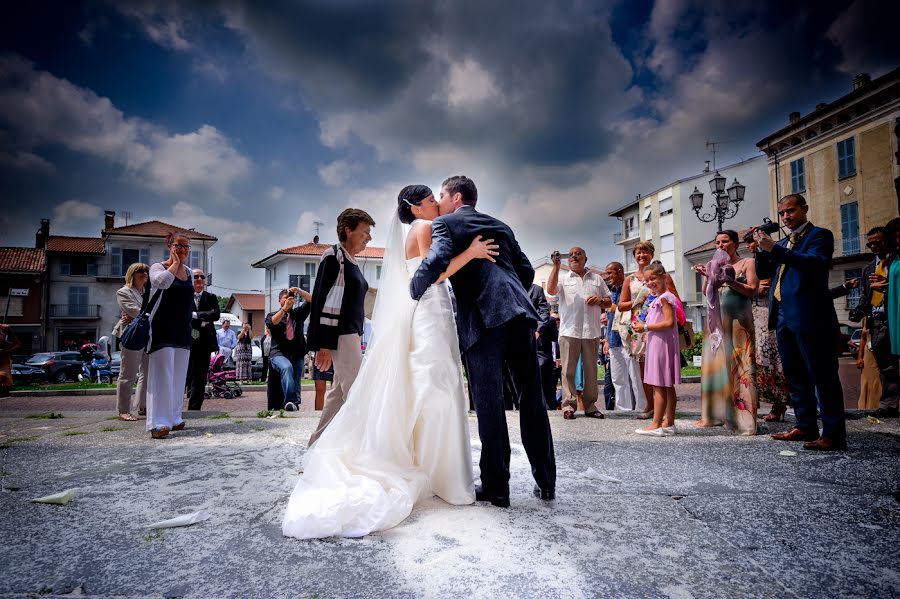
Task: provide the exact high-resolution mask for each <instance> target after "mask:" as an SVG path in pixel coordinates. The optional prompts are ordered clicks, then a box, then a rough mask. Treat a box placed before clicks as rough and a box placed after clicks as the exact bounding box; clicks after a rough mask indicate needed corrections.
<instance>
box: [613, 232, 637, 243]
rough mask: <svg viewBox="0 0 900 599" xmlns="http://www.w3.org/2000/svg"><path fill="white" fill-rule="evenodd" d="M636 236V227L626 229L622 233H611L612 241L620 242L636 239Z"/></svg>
mask: <svg viewBox="0 0 900 599" xmlns="http://www.w3.org/2000/svg"><path fill="white" fill-rule="evenodd" d="M637 237H638V231H637V229H633V230H626V231H625V232H624V233H613V243H622V242H623V241H628V240H629V239H636V238H637Z"/></svg>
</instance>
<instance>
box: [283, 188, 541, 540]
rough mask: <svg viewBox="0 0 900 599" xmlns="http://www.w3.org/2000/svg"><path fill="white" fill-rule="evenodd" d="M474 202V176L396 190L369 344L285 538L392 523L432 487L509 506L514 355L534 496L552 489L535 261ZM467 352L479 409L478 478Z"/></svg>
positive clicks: (304, 479) (296, 497) (306, 475)
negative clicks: (507, 379) (507, 391)
mask: <svg viewBox="0 0 900 599" xmlns="http://www.w3.org/2000/svg"><path fill="white" fill-rule="evenodd" d="M477 201H478V190H477V188H476V187H475V183H474V182H473V181H472V180H471V179H469V178H468V177H464V176H455V177H450V178H449V179H447V180H446V181H444V183H443V184H442V186H441V191H440V196H439V199H437V200H436V199H435V197H434V194H433V193H432V191H431V190H430V189H429V188H428V187H426V186H424V185H410V186H407V187H404V188H403V189H402V190H401V191H400V195H399V197H398V199H397V210H396V211H395V213H394V218H393V220H392V222H391V226H390V232H389V234H388V242H387V246H386V249H385V259H384V265H383V268H382V278H381V286H380V289H379V290H378V294H377V296H376V300H375V311H374V314H373V320H372V326H373V331H374V335H373V339H372V342H371V343H370V344H369V347H368V348H367V351H366V354H365V357H364V358H363V363H362V366H361V367H360V371H359V374H358V375H357V378H356V380H355V382H354V383H353V386H352V388H351V389H350V392H349V394H348V397H347V401H346V403H345V404H344V406H343V407H342V408H341V409H340V411H339V412H338V414H337V415H336V416H335V417H334V419H333V420H332V421H331V423H330V424H329V425H328V428H326V429H325V431H324V432H323V433H322V435H321V436H320V437H319V438H318V440H316V441H315V443H313V444H312V445H311V446H310V447H309V449H308V450H307V452H306V454H305V455H304V457H303V472H302V474H301V476H300V479H299V480H298V482H297V484H296V486H295V487H294V491H293V493H292V494H291V497H290V500H289V501H288V506H287V510H286V512H285V515H284V519H283V521H282V532H283V533H284V535H286V536H291V537H297V538H300V539H310V538H323V537H330V536H344V537H360V536H363V535H366V534H368V533H370V532H373V531H378V530H384V529H388V528H391V527H393V526H396V525H397V524H399V523H400V522H402V521H403V520H404V519H405V518H406V517H407V516H409V514H410V512H411V511H412V508H413V506H414V505H415V503H416V502H417V501H419V500H421V499H426V498H429V497H431V496H432V495H437V496H438V497H440V498H441V499H443V500H444V501H446V502H447V503H450V504H453V505H467V504H471V503H472V502H473V501H487V502H490V503H491V504H493V505H495V506H497V507H509V476H510V474H509V461H510V444H509V432H508V430H507V426H506V412H505V409H504V402H503V369H504V365H506V366H507V368H508V369H509V372H510V373H511V376H512V379H513V382H514V384H515V388H516V389H517V390H520V393H521V397H520V399H519V406H520V409H519V418H520V427H521V433H522V443H523V445H524V447H525V452H526V454H527V455H528V460H529V462H530V463H531V471H532V474H533V475H534V479H535V481H536V485H535V487H534V494H535V496H537V497H540V498H541V499H544V500H552V499H554V497H555V492H556V458H555V455H554V451H553V438H552V436H551V433H550V422H549V419H548V418H547V411H546V407H545V406H544V401H543V397H542V394H541V385H540V375H539V371H538V362H537V354H536V349H535V336H534V332H535V330H536V327H537V320H538V315H537V312H536V311H535V309H534V307H533V306H532V303H531V300H530V298H529V295H528V289H530V287H531V284H532V280H533V279H534V269H533V268H532V267H531V263H530V262H529V261H528V258H527V256H525V253H524V252H522V250H521V248H520V247H519V244H518V242H517V241H516V239H515V236H514V235H513V232H512V230H511V229H510V228H509V227H508V226H507V225H506V224H504V223H502V222H500V221H499V220H497V219H496V218H493V217H491V216H488V215H486V214H483V213H480V212H478V211H477V210H476V209H475V205H476V203H477ZM404 225H410V227H409V231H408V233H406V235H404ZM447 279H449V280H450V283H451V285H452V295H453V296H455V299H456V317H455V319H454V305H453V299H452V298H451V291H450V289H449V288H448V285H447V283H446V282H445V281H446V280H447ZM461 362H462V363H465V366H466V373H467V376H468V382H469V389H470V393H471V395H472V399H473V401H474V404H475V411H476V414H477V417H478V434H479V436H480V438H481V460H480V462H479V466H480V471H481V485H479V486H476V485H475V484H474V475H473V467H472V455H471V447H470V444H469V423H468V415H467V405H466V399H465V396H464V394H463V384H464V383H463V374H462V369H461V367H460V365H461Z"/></svg>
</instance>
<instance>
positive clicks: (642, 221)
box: [609, 155, 769, 330]
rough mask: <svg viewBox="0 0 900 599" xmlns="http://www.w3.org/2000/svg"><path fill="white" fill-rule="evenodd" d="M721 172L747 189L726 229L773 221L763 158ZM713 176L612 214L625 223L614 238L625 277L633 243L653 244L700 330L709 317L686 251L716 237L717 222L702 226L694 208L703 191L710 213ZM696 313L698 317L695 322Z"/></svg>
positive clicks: (631, 265)
mask: <svg viewBox="0 0 900 599" xmlns="http://www.w3.org/2000/svg"><path fill="white" fill-rule="evenodd" d="M717 170H718V172H719V173H720V174H721V175H722V176H723V177H725V178H726V179H727V181H728V182H729V183H730V182H731V181H733V180H734V179H737V180H738V181H740V183H741V184H743V185H744V186H746V195H745V196H744V200H743V202H741V204H740V208H739V210H738V212H737V214H736V215H735V216H734V218H732V219H730V220H727V221H725V228H726V229H735V230H737V229H741V228H746V227H750V226H752V225H757V224H759V223H761V222H762V219H763V218H764V217H766V216H769V202H768V193H769V190H768V185H767V179H766V163H765V157H764V156H762V155H760V156H756V157H754V158H749V159H747V160H744V161H741V162H738V163H735V164H730V165H728V166H725V167H720V168H718V169H717ZM714 175H715V173H714V172H713V171H712V170H711V169H708V168H707V169H704V171H703V172H701V173H699V174H696V175H691V176H690V177H687V178H684V179H679V180H677V181H673V182H672V183H670V184H668V185H666V186H665V187H662V188H660V189H657V190H655V191H652V192H650V193H647V194H643V195H640V196H637V198H636V199H635V200H633V201H631V202H629V203H628V204H626V205H624V206H622V207H621V208H619V209H617V210H613V211H612V212H610V213H609V215H610V216H614V217H616V218H617V219H619V221H620V222H621V223H622V229H621V231H620V232H618V233H616V234H614V236H613V242H614V243H615V244H616V245H618V246H620V247H621V248H622V256H621V257H620V258H619V260H620V261H621V262H622V264H623V265H624V266H625V272H626V274H629V273H632V272H634V271H635V270H636V269H637V264H636V262H635V260H634V256H633V254H632V251H633V249H634V246H635V244H636V243H637V242H638V241H641V240H649V241H651V242H653V246H654V247H655V248H656V254H655V258H656V259H658V260H660V261H661V262H662V264H663V266H664V267H665V269H666V271H668V272H669V274H670V275H671V276H672V279H673V280H674V281H675V286H676V287H677V288H678V292H679V294H680V295H681V297H682V299H683V300H685V302H684V304H685V313H686V315H687V317H688V318H692V320H693V321H694V328H695V329H698V330H699V329H700V328H701V327H702V324H701V323H702V318H699V316H700V315H702V314H704V313H705V308H704V304H703V302H702V298H701V296H700V293H699V292H700V289H701V287H700V282H698V280H697V278H696V273H695V272H694V271H693V270H692V266H693V264H692V263H691V261H690V260H689V259H688V257H687V256H685V252H687V251H688V250H690V249H692V248H694V247H696V246H697V245H698V244H699V243H701V242H703V241H705V240H708V239H710V238H711V237H715V233H716V231H717V228H718V226H717V223H716V222H715V221H713V222H702V221H700V219H698V218H697V215H696V214H695V212H694V210H693V208H692V204H691V194H692V193H694V191H695V189H696V190H699V191H701V192H703V193H704V195H705V201H704V208H703V209H702V210H701V214H704V213H706V212H708V210H709V208H708V206H709V205H710V203H711V202H712V201H714V198H713V197H712V194H711V193H710V186H709V181H710V179H712V178H713V176H714ZM692 309H694V310H693V312H692ZM692 313H693V314H694V316H696V317H692V316H691V314H692Z"/></svg>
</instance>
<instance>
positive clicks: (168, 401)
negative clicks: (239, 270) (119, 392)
mask: <svg viewBox="0 0 900 599" xmlns="http://www.w3.org/2000/svg"><path fill="white" fill-rule="evenodd" d="M166 245H167V246H168V248H169V252H170V255H169V259H168V260H166V261H165V262H158V263H156V264H154V265H153V266H151V267H150V284H151V285H152V293H153V294H154V295H156V294H159V296H158V297H154V298H153V299H151V302H152V303H153V307H152V309H151V312H150V341H149V349H148V350H147V353H149V354H150V359H149V361H150V364H149V374H148V379H149V383H148V389H147V430H148V431H150V436H151V437H153V438H154V439H162V438H163V437H165V436H166V435H168V434H169V432H170V431H180V430H182V429H183V428H184V420H183V419H182V417H181V407H182V403H183V401H184V381H185V378H186V377H187V369H188V362H189V361H190V356H191V341H192V339H191V314H192V312H193V310H194V286H193V284H192V281H191V270H190V269H189V268H188V267H187V266H186V265H185V260H186V259H187V257H188V252H190V250H191V242H190V240H189V239H188V238H187V237H186V236H185V235H181V234H173V233H169V235H168V236H166Z"/></svg>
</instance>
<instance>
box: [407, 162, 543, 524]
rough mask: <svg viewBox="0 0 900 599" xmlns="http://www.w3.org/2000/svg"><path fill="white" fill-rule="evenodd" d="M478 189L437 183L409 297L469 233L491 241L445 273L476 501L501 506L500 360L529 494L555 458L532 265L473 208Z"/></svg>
mask: <svg viewBox="0 0 900 599" xmlns="http://www.w3.org/2000/svg"><path fill="white" fill-rule="evenodd" d="M477 201H478V190H477V189H476V188H475V183H474V182H473V181H472V180H471V179H469V178H468V177H463V176H456V177H450V178H449V179H447V180H446V181H444V183H443V185H442V186H441V193H440V201H439V202H438V206H439V208H440V213H441V216H439V217H438V218H436V219H435V220H434V222H433V223H432V225H431V231H432V232H431V237H432V242H431V250H429V252H428V255H427V256H426V257H425V259H424V260H423V261H422V264H421V265H420V266H419V269H418V270H417V271H416V272H415V274H414V275H413V277H412V280H411V281H410V284H409V289H410V293H411V295H412V297H413V299H414V300H418V299H419V298H421V297H422V294H424V293H425V291H426V290H427V289H428V287H429V286H430V285H431V284H432V283H434V282H435V281H436V280H437V278H438V277H439V276H440V275H441V273H443V272H444V271H445V270H447V266H448V265H449V264H450V260H451V259H452V258H453V257H454V256H455V255H457V254H460V253H462V252H463V251H465V250H466V248H468V247H469V244H470V243H471V242H472V240H473V239H474V238H475V236H476V235H481V236H482V237H483V238H484V239H493V240H494V243H496V244H497V245H499V246H500V247H499V252H500V255H499V256H497V261H496V263H494V262H490V261H488V260H472V261H471V262H469V263H468V264H466V265H465V266H464V267H463V268H461V269H460V270H459V271H458V272H457V273H456V274H454V275H453V276H451V277H450V282H451V283H452V285H453V293H454V295H455V296H456V302H457V311H456V328H457V331H458V333H459V343H460V347H461V349H462V352H463V360H465V363H466V371H467V373H468V377H469V387H470V390H471V393H472V396H473V400H474V402H475V412H476V413H477V414H478V435H479V437H481V461H480V466H481V486H480V487H478V486H476V487H475V498H476V499H477V500H478V501H490V502H491V503H492V504H494V505H495V506H497V507H509V454H510V449H509V432H508V430H507V428H506V412H505V410H504V406H503V366H504V364H506V365H507V366H508V369H509V373H510V374H511V376H512V379H513V382H514V384H515V388H516V389H520V390H521V397H520V398H519V402H520V403H519V426H520V427H521V431H522V444H523V445H524V446H525V453H527V454H528V461H529V462H531V472H532V474H533V475H534V480H535V481H537V485H536V486H535V488H534V494H535V496H536V497H540V498H541V499H544V500H546V501H549V500H552V499H554V496H555V493H556V457H555V456H554V453H553V438H552V436H551V435H550V421H549V420H548V419H547V409H546V407H545V406H544V400H543V397H542V395H541V384H540V375H539V370H538V362H537V353H536V349H535V340H534V332H535V328H536V326H537V321H538V315H537V313H536V312H535V310H534V307H533V306H532V303H531V299H530V298H529V296H528V291H527V290H528V289H529V288H530V287H531V283H532V280H533V279H534V269H533V268H531V263H530V262H529V261H528V257H527V256H525V254H524V252H522V249H521V248H520V247H519V244H518V242H516V238H515V237H514V236H513V232H512V230H510V228H509V227H508V226H506V225H505V224H504V223H502V222H500V221H499V220H497V219H495V218H492V217H490V216H488V215H486V214H481V213H479V212H477V211H476V210H475V203H476V202H477Z"/></svg>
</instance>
